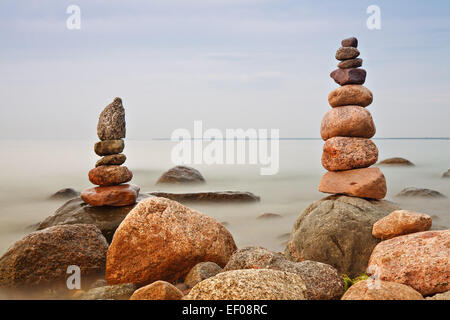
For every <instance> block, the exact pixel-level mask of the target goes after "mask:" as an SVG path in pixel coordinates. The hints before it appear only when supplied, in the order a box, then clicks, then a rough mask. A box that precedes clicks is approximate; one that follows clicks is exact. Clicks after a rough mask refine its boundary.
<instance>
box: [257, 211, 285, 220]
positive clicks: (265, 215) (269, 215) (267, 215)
mask: <svg viewBox="0 0 450 320" xmlns="http://www.w3.org/2000/svg"><path fill="white" fill-rule="evenodd" d="M281 217H282V216H281V214H278V213H272V212H265V213H262V214H260V215H259V216H258V219H273V218H281Z"/></svg>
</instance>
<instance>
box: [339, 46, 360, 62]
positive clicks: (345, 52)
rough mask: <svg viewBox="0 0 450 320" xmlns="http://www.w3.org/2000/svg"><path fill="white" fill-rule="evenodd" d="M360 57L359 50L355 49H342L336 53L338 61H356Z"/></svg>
mask: <svg viewBox="0 0 450 320" xmlns="http://www.w3.org/2000/svg"><path fill="white" fill-rule="evenodd" d="M358 56H359V50H358V49H356V48H354V47H340V48H339V49H338V50H337V51H336V59H337V60H341V61H342V60H348V59H355V58H356V57H358Z"/></svg>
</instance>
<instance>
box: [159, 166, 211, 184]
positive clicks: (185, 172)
mask: <svg viewBox="0 0 450 320" xmlns="http://www.w3.org/2000/svg"><path fill="white" fill-rule="evenodd" d="M204 182H205V179H204V178H203V176H202V174H201V173H200V171H198V170H196V169H194V168H191V167H185V166H176V167H173V168H172V169H170V170H167V171H166V172H164V173H163V174H162V175H161V177H160V178H159V179H158V181H157V182H156V183H157V184H160V183H168V184H179V183H204Z"/></svg>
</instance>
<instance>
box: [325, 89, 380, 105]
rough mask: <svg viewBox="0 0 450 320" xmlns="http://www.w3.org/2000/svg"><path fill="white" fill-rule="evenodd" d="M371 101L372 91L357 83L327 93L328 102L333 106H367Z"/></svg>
mask: <svg viewBox="0 0 450 320" xmlns="http://www.w3.org/2000/svg"><path fill="white" fill-rule="evenodd" d="M372 101H373V95H372V92H371V91H370V90H369V89H367V88H366V87H364V86H362V85H357V84H349V85H346V86H342V87H339V88H337V89H335V90H333V91H331V92H330V94H329V95H328V103H329V104H330V106H332V107H333V108H335V107H342V106H349V105H356V106H361V107H367V106H368V105H370V104H371V103H372Z"/></svg>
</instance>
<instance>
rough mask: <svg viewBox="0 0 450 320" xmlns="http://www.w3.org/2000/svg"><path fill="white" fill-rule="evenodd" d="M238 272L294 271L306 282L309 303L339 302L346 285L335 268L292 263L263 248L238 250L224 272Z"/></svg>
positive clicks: (310, 263)
mask: <svg viewBox="0 0 450 320" xmlns="http://www.w3.org/2000/svg"><path fill="white" fill-rule="evenodd" d="M239 269H273V270H280V271H286V272H291V273H294V274H296V275H298V276H299V277H300V278H301V279H302V280H303V282H304V284H305V287H306V290H305V298H306V299H308V300H332V299H339V298H340V297H341V296H342V294H343V293H344V283H343V282H342V278H341V276H340V275H339V273H338V272H337V270H336V269H335V268H333V267H332V266H330V265H327V264H325V263H320V262H315V261H302V262H292V261H289V260H287V259H286V258H285V257H284V256H283V255H281V254H278V253H274V252H271V251H269V250H267V249H265V248H262V247H245V248H242V249H239V250H238V251H236V252H235V253H234V254H233V255H232V256H231V258H230V261H228V263H227V265H226V266H225V268H224V270H225V271H230V270H239Z"/></svg>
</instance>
